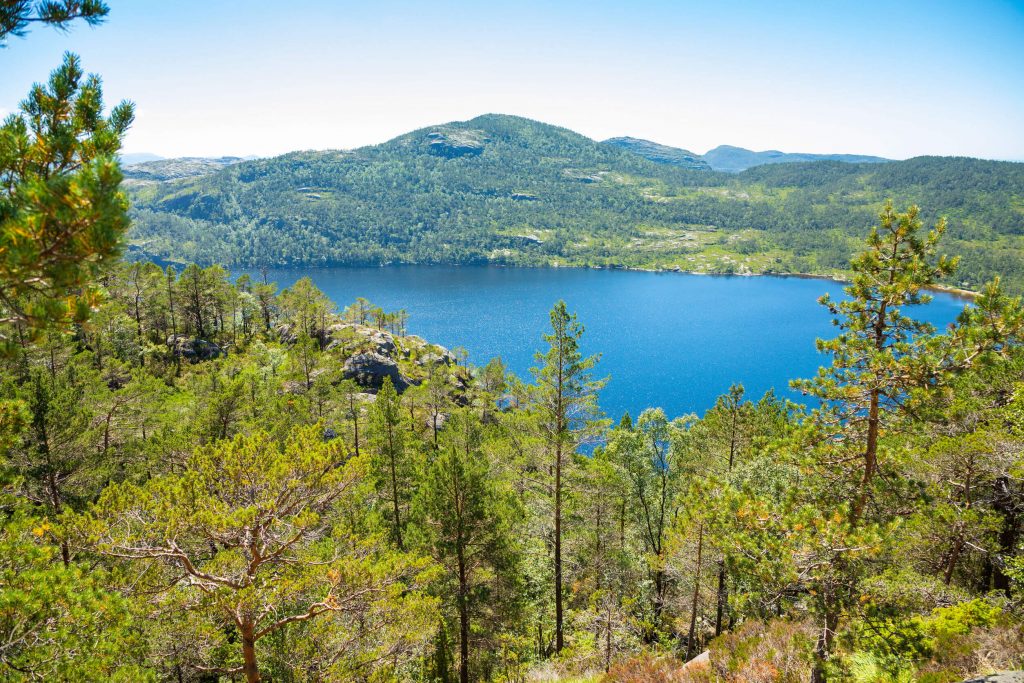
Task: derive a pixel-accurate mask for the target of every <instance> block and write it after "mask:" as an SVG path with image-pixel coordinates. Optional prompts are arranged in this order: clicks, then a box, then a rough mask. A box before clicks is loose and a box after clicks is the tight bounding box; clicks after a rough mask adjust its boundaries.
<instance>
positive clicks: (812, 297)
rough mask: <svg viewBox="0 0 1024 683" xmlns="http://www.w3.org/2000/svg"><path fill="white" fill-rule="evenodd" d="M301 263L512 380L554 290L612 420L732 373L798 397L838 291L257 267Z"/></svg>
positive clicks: (606, 276) (706, 389)
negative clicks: (596, 359) (794, 382)
mask: <svg viewBox="0 0 1024 683" xmlns="http://www.w3.org/2000/svg"><path fill="white" fill-rule="evenodd" d="M250 274H251V275H252V276H253V277H254V278H257V277H258V274H256V273H250ZM306 275H308V276H310V277H311V278H312V279H313V281H314V282H315V283H316V285H317V286H318V287H319V288H320V289H321V290H323V291H324V292H325V293H326V294H327V295H328V296H329V297H330V298H331V299H332V300H333V301H334V302H336V303H337V304H338V307H339V309H340V308H344V307H345V306H346V305H348V304H349V303H351V302H352V301H354V300H355V299H356V297H365V298H366V299H369V300H370V301H371V302H373V303H374V304H376V305H378V306H382V307H383V308H384V309H385V310H389V311H390V310H397V309H399V308H404V309H406V310H407V311H408V313H409V325H408V328H409V332H410V333H411V334H418V335H420V336H421V337H423V338H425V339H427V340H428V341H431V342H434V343H437V344H441V345H443V346H447V347H449V348H454V347H459V346H461V347H463V348H465V349H466V350H467V351H468V352H469V359H470V362H471V363H473V364H475V365H483V364H485V363H486V362H487V361H488V360H489V359H490V358H492V357H494V356H500V357H501V358H502V359H503V360H504V361H505V363H506V365H507V366H508V368H509V369H510V370H511V371H513V372H515V373H516V374H517V375H519V376H520V377H522V378H529V368H530V367H531V366H532V365H533V364H534V359H533V354H534V352H536V351H538V350H541V349H542V348H543V347H544V344H543V340H542V339H541V335H542V334H543V333H545V332H546V331H547V330H548V328H549V322H548V313H549V311H550V310H551V307H552V306H553V305H554V303H555V302H556V301H558V300H559V299H564V300H565V302H566V303H567V304H568V306H569V310H571V311H574V312H576V313H577V315H578V316H579V320H580V322H581V323H583V325H584V326H585V328H586V332H585V333H584V336H583V350H584V351H585V352H586V353H600V354H601V361H600V363H599V364H598V366H597V370H596V373H595V374H596V375H597V376H610V377H611V380H610V381H609V383H608V386H607V387H606V388H605V389H604V390H603V391H602V393H601V406H602V408H603V409H604V410H605V412H606V413H607V414H608V415H609V416H611V417H614V418H616V419H617V418H618V417H620V416H621V415H622V413H623V412H624V411H629V412H630V413H631V414H632V415H633V416H634V417H635V416H636V415H637V414H639V412H640V411H641V410H643V409H644V408H646V407H650V406H660V407H662V408H664V409H665V412H666V413H667V414H668V415H669V417H676V416H679V415H684V414H687V413H690V412H697V413H702V412H703V411H704V410H706V409H707V408H709V407H710V406H711V405H712V404H713V403H714V401H715V398H716V397H718V396H719V395H720V394H722V393H724V392H725V391H727V390H728V388H729V385H730V384H732V383H735V382H739V383H742V384H743V385H744V387H745V388H746V390H747V396H748V397H749V398H752V399H756V398H758V397H760V396H761V395H762V394H763V393H764V392H765V391H767V390H768V389H769V388H774V389H775V390H776V392H777V393H779V394H781V395H785V396H788V397H790V398H793V399H794V400H801V397H800V396H799V395H798V394H796V393H794V392H791V391H790V390H789V388H788V381H789V380H790V379H792V378H796V377H810V376H812V375H813V374H814V373H815V371H816V369H817V367H818V366H819V365H821V364H822V363H823V361H824V357H822V356H820V355H819V354H818V352H817V350H816V349H815V346H814V340H815V338H816V337H832V336H835V328H834V327H832V325H831V323H830V317H829V315H828V312H827V311H826V310H825V309H824V308H823V307H822V306H820V305H818V303H817V299H818V297H819V296H821V295H822V294H825V293H826V292H827V293H830V294H832V295H833V296H841V295H842V286H841V285H840V284H838V283H835V282H831V281H827V280H817V279H804V278H793V277H790V278H784V277H728V276H700V275H685V274H679V273H644V272H631V271H608V270H586V269H570V268H562V269H557V268H551V269H542V268H498V267H486V266H480V267H443V266H396V267H388V268H329V269H275V270H271V271H269V272H268V277H269V278H270V280H272V281H276V282H277V283H278V285H279V286H281V287H288V286H290V285H291V284H293V283H294V282H295V281H296V280H298V279H299V278H301V277H303V276H306ZM963 306H964V301H963V300H962V299H959V298H957V297H954V296H951V295H947V294H938V295H936V296H935V300H934V301H933V302H932V303H931V304H930V305H928V306H927V307H923V308H922V309H920V310H917V311H915V312H914V314H915V315H916V316H917V317H919V318H923V319H926V320H928V321H930V322H932V323H933V324H935V325H936V326H937V327H939V328H940V329H942V328H943V327H944V326H945V325H947V324H948V323H950V322H951V321H953V320H954V319H955V318H956V315H957V314H958V313H959V312H960V310H961V309H962V308H963Z"/></svg>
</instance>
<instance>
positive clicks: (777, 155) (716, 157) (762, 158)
mask: <svg viewBox="0 0 1024 683" xmlns="http://www.w3.org/2000/svg"><path fill="white" fill-rule="evenodd" d="M702 158H703V159H704V161H706V162H707V163H708V164H709V165H710V166H711V168H713V169H715V170H716V171H726V172H728V173H739V172H740V171H745V170H747V169H748V168H753V167H754V166H763V165H765V164H788V163H795V162H801V161H843V162H846V163H850V164H877V163H881V162H884V161H891V160H890V159H883V158H882V157H872V156H865V155H862V154H802V153H799V152H795V153H787V152H780V151H778V150H775V149H770V150H767V151H764V152H754V151H752V150H749V149H744V148H743V147H733V146H731V145H719V146H718V147H715V148H714V149H713V150H711V151H709V152H708V153H707V154H705V155H703V157H702Z"/></svg>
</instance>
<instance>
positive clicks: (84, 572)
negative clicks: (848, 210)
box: [0, 1, 1024, 683]
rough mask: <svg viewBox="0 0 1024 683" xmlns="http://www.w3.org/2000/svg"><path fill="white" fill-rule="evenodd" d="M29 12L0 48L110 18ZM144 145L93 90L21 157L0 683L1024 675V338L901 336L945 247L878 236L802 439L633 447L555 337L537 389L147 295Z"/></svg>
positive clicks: (921, 331)
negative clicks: (128, 190) (129, 184)
mask: <svg viewBox="0 0 1024 683" xmlns="http://www.w3.org/2000/svg"><path fill="white" fill-rule="evenodd" d="M11 7H12V10H11V11H10V12H9V13H8V14H0V40H2V39H3V38H5V37H7V36H11V35H14V36H17V35H20V34H22V33H24V32H25V31H26V30H27V27H28V26H29V25H30V23H31V22H40V23H44V24H56V25H57V26H65V25H66V24H68V23H69V22H72V21H75V20H85V21H89V22H92V23H95V22H98V21H100V20H102V18H103V17H104V16H105V15H106V13H107V8H106V6H105V5H104V4H103V3H101V2H92V1H91V2H82V3H67V4H61V3H44V4H43V5H40V6H39V10H40V13H39V14H35V13H34V12H35V11H36V9H37V8H36V6H35V5H32V4H30V3H20V4H16V5H14V6H11ZM133 114H134V110H133V106H132V105H131V104H130V103H121V104H119V105H117V106H115V107H113V108H111V109H109V110H108V109H107V108H106V107H105V106H104V103H103V99H102V92H101V87H100V81H99V79H98V78H97V77H93V76H88V75H86V73H85V72H84V70H83V69H82V65H81V64H80V61H79V59H78V58H77V57H76V56H74V55H71V54H69V55H66V56H65V58H64V61H63V64H62V65H61V66H59V67H58V68H57V69H56V70H55V71H54V72H53V74H52V75H51V77H50V79H49V81H48V82H47V83H44V84H40V85H38V86H36V87H34V88H33V90H32V91H31V92H30V94H29V96H28V97H27V98H26V100H25V102H24V104H23V105H22V111H20V112H19V113H16V114H14V115H11V116H9V117H8V118H7V119H6V120H5V122H4V123H3V125H2V127H0V180H2V183H0V678H2V679H3V680H10V681H98V680H112V681H125V682H127V681H132V682H134V681H176V682H179V683H180V682H185V681H191V682H196V683H209V682H212V681H246V682H247V683H256V682H259V681H366V682H370V681H374V682H380V681H420V682H430V683H449V682H452V681H456V680H458V681H460V683H467V682H468V681H495V682H498V681H501V682H505V683H514V682H523V683H525V682H526V681H557V680H561V681H580V682H582V681H607V682H609V683H610V682H615V681H622V682H626V681H634V682H645V681H646V682H650V681H686V682H687V683H691V682H692V683H711V682H712V681H727V682H729V683H741V682H749V681H762V682H765V683H768V682H774V681H778V682H786V683H789V682H794V683H795V682H796V681H806V680H810V681H812V682H813V683H822V682H823V681H850V682H851V683H876V682H887V683H888V682H893V683H896V682H908V681H921V682H922V683H952V682H954V681H959V680H963V679H965V678H967V677H970V676H974V675H976V674H986V673H989V672H992V671H997V670H1003V669H1013V668H1018V669H1019V668H1024V601H1022V594H1024V456H1022V453H1024V349H1022V346H1021V341H1022V339H1021V337H1022V334H1024V308H1022V303H1021V300H1020V299H1019V298H1013V297H1011V296H1009V295H1007V294H1006V293H1004V291H1003V289H1002V285H1001V283H1000V282H999V281H998V280H994V281H993V282H991V283H989V284H986V285H985V286H983V287H981V288H980V289H981V294H980V296H979V297H978V298H977V299H976V300H975V301H974V302H973V304H972V305H971V306H970V307H967V308H965V310H964V312H963V314H962V315H961V316H960V317H959V319H958V320H957V322H956V323H955V324H954V325H951V326H950V327H949V328H948V329H946V330H943V331H941V332H940V331H938V330H935V329H933V328H932V327H930V326H929V325H927V324H924V323H921V322H918V321H916V320H914V319H913V318H911V317H908V313H909V311H912V310H913V308H912V307H913V306H914V305H916V304H920V303H922V302H925V301H926V300H927V298H928V295H927V293H926V291H927V289H928V288H929V287H931V286H934V285H935V284H936V283H937V282H942V281H949V279H950V278H952V277H954V273H955V271H956V268H957V266H958V261H957V259H956V258H948V257H946V256H943V255H942V254H943V253H944V251H945V248H946V246H947V245H948V242H943V240H946V239H947V238H948V237H950V236H951V235H952V234H953V233H954V232H955V228H949V229H948V230H949V233H950V234H949V235H947V234H946V233H947V227H946V223H945V222H944V221H941V220H939V221H935V222H934V228H932V229H927V228H926V225H931V224H933V222H932V217H931V216H929V215H924V214H921V213H919V212H918V210H917V209H916V208H914V207H908V208H907V209H906V210H897V209H896V208H894V206H893V205H892V204H888V203H887V204H883V206H882V207H881V209H880V210H879V213H878V215H877V216H875V217H874V219H873V223H874V227H872V228H870V229H868V230H866V231H865V234H866V235H867V237H866V239H865V238H864V237H861V239H860V240H859V241H860V244H859V248H858V249H857V253H856V255H855V256H854V257H853V258H852V260H851V261H850V262H849V264H848V267H847V271H848V272H849V274H850V283H849V286H848V287H847V290H846V293H847V296H846V297H845V298H843V299H842V300H832V299H829V298H823V299H822V302H821V303H822V304H823V310H822V315H827V316H831V317H832V318H833V320H834V321H835V323H836V329H837V336H836V337H835V338H833V339H829V340H821V341H819V342H818V344H819V348H820V350H821V351H822V353H823V360H825V361H826V365H825V367H823V368H822V369H821V370H820V372H819V373H818V375H816V376H815V377H812V378H807V379H796V380H795V381H794V384H793V386H794V387H796V388H798V389H800V390H801V391H802V392H803V394H804V395H805V397H806V399H807V401H806V403H807V405H796V404H793V403H790V402H786V401H783V400H781V399H779V398H778V397H777V396H775V395H773V394H771V393H769V394H767V395H765V396H761V397H751V396H747V395H746V393H745V392H744V389H743V387H742V386H738V385H737V386H733V387H732V388H731V389H730V390H729V392H728V393H727V394H725V395H723V396H722V397H721V398H720V399H719V400H718V401H717V402H716V404H715V405H714V407H713V408H711V409H710V410H708V411H707V412H706V413H705V414H704V415H700V416H698V415H681V416H670V415H666V414H665V413H664V412H663V411H662V410H659V409H657V408H651V409H648V410H645V411H643V412H642V413H641V414H639V415H636V416H630V415H621V416H619V415H614V416H608V415H605V414H603V413H602V411H601V408H600V403H599V397H600V390H601V388H602V387H603V386H604V384H605V382H606V381H612V382H614V381H615V379H614V378H611V379H610V380H608V379H602V377H603V375H602V373H601V368H600V362H599V358H598V357H596V356H593V357H587V356H584V355H583V354H582V353H581V351H580V341H581V339H583V338H584V336H585V334H586V332H585V328H584V325H583V324H582V322H581V321H579V320H577V319H576V316H575V315H574V314H573V313H572V312H571V311H569V310H568V309H567V307H566V305H565V304H564V303H562V302H554V305H553V308H552V310H551V314H550V326H549V328H548V329H546V330H538V331H537V333H538V337H537V354H536V358H535V367H534V368H533V369H532V370H531V372H530V375H529V376H528V377H515V376H513V375H511V374H509V373H507V372H506V370H505V368H504V367H503V366H502V364H501V361H500V359H494V360H492V361H490V362H489V363H487V364H486V365H484V366H483V367H472V366H470V365H469V364H468V363H467V361H466V359H465V358H464V357H461V356H460V354H458V353H453V352H451V351H449V350H447V349H444V348H441V347H439V346H436V345H433V344H431V343H430V342H429V340H424V339H420V338H418V337H416V336H413V335H410V334H408V330H407V329H406V328H407V323H408V320H407V316H406V315H405V314H404V312H402V311H385V310H382V309H381V308H379V307H377V306H374V305H373V304H372V303H370V302H368V301H365V300H357V301H355V302H351V304H349V305H348V306H346V307H345V308H344V309H341V310H339V309H338V307H337V306H336V305H335V303H334V302H332V301H330V300H329V299H328V298H327V297H326V296H325V295H324V294H323V293H322V292H320V291H318V290H317V289H316V287H315V286H314V285H313V284H312V282H311V281H310V280H309V279H303V280H300V281H298V282H297V283H296V284H294V285H293V286H291V287H289V288H287V289H283V290H279V289H278V288H277V287H276V286H275V285H274V283H271V282H265V281H260V280H254V279H252V278H250V277H240V278H237V279H233V278H231V277H229V274H228V272H227V271H226V270H225V269H224V268H223V267H222V266H220V265H210V266H207V267H202V266H200V265H195V264H189V265H187V266H184V267H177V266H174V265H170V266H166V267H165V266H161V265H157V264H154V263H151V262H143V261H138V260H136V261H126V260H124V259H123V258H122V252H123V251H124V246H125V241H126V236H127V234H128V231H129V211H130V209H129V201H128V198H127V196H126V195H125V193H124V191H123V190H122V189H121V181H122V172H121V170H120V168H119V165H118V163H117V153H118V150H119V148H120V143H121V140H122V138H123V136H124V134H125V132H126V130H127V129H128V127H129V126H130V125H131V123H132V120H133ZM517 125H518V124H517ZM562 135H563V136H564V138H565V139H567V140H573V139H575V138H574V137H573V136H572V134H570V133H563V134H562ZM428 140H430V142H423V141H421V140H420V139H419V138H418V137H415V136H414V137H412V138H408V139H407V140H406V142H404V143H402V144H409V145H416V144H421V143H422V144H433V142H437V141H439V140H440V141H441V146H442V148H443V149H442V150H441V151H440V152H439V154H463V153H465V154H470V155H472V154H475V152H472V151H468V152H467V151H466V150H474V149H478V148H479V146H480V145H486V144H491V143H490V142H488V141H486V140H482V139H480V138H478V137H476V136H475V134H473V135H466V136H462V137H458V138H457V139H455V138H452V137H442V138H437V137H435V138H428ZM396 144H397V143H396ZM552 151H553V150H552ZM597 153H598V152H595V154H597ZM600 154H618V152H605V151H601V152H600ZM583 160H584V161H586V159H583ZM591 160H592V161H596V160H597V158H596V157H594V158H592V159H591ZM273 163H276V162H256V165H248V164H240V165H237V166H232V167H230V168H228V169H227V170H225V171H223V172H222V174H226V175H215V176H210V178H212V179H213V180H209V181H207V180H204V181H203V182H212V183H216V182H220V181H224V180H225V179H230V178H232V177H234V176H232V175H231V174H234V173H247V172H253V170H254V169H260V168H272V167H273ZM628 163H630V164H635V165H636V167H637V168H641V167H643V166H644V163H642V162H641V161H635V160H630V161H629V162H628ZM972 163H973V162H972ZM260 164H263V165H262V166H261V165H260ZM968 165H970V164H968ZM882 167H893V168H899V167H898V166H897V165H893V164H887V165H883V166H880V167H879V168H882ZM807 168H809V167H799V166H793V167H791V168H787V169H785V171H786V173H787V174H788V175H787V180H786V182H787V183H792V184H796V183H798V182H799V179H800V178H801V177H802V176H801V174H802V173H805V172H807ZM850 168H851V169H853V170H852V171H849V170H848V169H846V168H838V167H837V168H836V170H835V176H836V178H837V182H838V178H840V177H842V176H843V175H844V174H846V173H848V172H852V173H863V172H864V171H863V169H859V170H858V167H856V166H851V167H850ZM246 169H249V170H248V171H247V170H246ZM760 172H761V173H765V171H760ZM964 177H965V178H970V174H969V172H967V171H965V176H964ZM218 178H219V179H220V180H217V179H218ZM528 179H529V178H528V176H527V175H524V176H523V182H527V181H528ZM789 186H790V185H788V184H787V187H789ZM525 189H527V190H528V189H529V188H525ZM253 192H254V194H253V196H256V193H255V191H253ZM893 194H894V195H896V196H897V197H899V193H897V192H893ZM184 196H185V195H182V197H184ZM388 196H389V195H387V193H382V194H381V196H380V197H378V199H379V201H380V202H381V203H382V205H386V203H387V202H388V201H389V200H388ZM222 200H223V196H218V195H216V194H212V195H211V200H210V201H211V204H210V206H211V207H216V206H220V204H219V202H221V201H222ZM188 201H189V202H191V203H192V204H195V203H196V202H198V201H201V197H200V196H198V195H197V196H194V197H191V198H189V199H188ZM513 201H530V200H513ZM396 206H397V205H396ZM588 206H590V205H588ZM211 210H213V209H211ZM217 210H220V209H217ZM403 210H411V209H410V208H409V207H404V209H403ZM926 221H927V222H926ZM695 662H696V663H695Z"/></svg>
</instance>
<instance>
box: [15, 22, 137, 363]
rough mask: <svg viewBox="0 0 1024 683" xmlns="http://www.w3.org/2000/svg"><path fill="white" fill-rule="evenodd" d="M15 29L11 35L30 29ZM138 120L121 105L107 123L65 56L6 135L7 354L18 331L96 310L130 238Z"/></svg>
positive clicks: (71, 58)
mask: <svg viewBox="0 0 1024 683" xmlns="http://www.w3.org/2000/svg"><path fill="white" fill-rule="evenodd" d="M46 4H54V5H57V4H58V3H46ZM76 4H79V3H76ZM88 4H89V5H95V4H97V3H88ZM19 5H21V3H15V8H14V9H15V13H17V12H18V6H19ZM9 6H10V3H7V4H5V5H4V7H5V8H9ZM69 7H70V4H69ZM41 14H44V15H45V14H47V12H46V11H45V9H44V10H43V11H42V12H41ZM2 17H3V15H2V14H0V21H3V18H2ZM11 21H13V29H12V28H10V26H11V24H8V25H7V29H8V30H13V31H14V32H17V31H19V30H20V28H19V26H20V27H22V28H23V27H24V24H23V23H21V21H20V20H19V19H17V18H15V19H13V20H11ZM3 28H4V26H0V31H2V30H3ZM2 35H3V34H2V33H0V37H2ZM133 116H134V114H133V107H132V105H131V104H130V103H127V102H122V103H121V104H119V105H117V106H116V107H114V108H113V109H112V110H111V112H110V115H109V116H106V117H105V116H104V115H103V96H102V89H101V87H100V79H99V77H98V76H95V75H90V76H85V74H84V73H83V72H82V68H81V64H80V62H79V59H78V57H76V56H75V55H72V54H67V55H65V57H64V63H63V64H62V65H61V66H60V67H59V68H57V69H56V70H55V71H54V72H53V73H52V74H51V75H50V80H49V83H48V84H47V85H40V84H37V85H35V86H33V87H32V90H31V92H30V93H29V96H28V98H26V99H25V101H24V102H22V103H21V111H20V112H18V113H15V114H12V115H10V116H8V117H7V119H6V120H5V121H4V122H3V125H2V126H0V345H3V347H4V348H6V349H7V350H8V351H10V350H11V347H12V346H13V345H14V344H15V337H14V336H13V335H12V332H11V327H12V326H16V327H17V328H19V329H21V330H22V331H23V332H25V333H27V334H29V335H30V336H38V331H39V330H41V329H43V328H45V327H47V326H50V325H67V324H68V323H70V322H73V321H76V322H81V321H84V320H85V319H86V318H87V317H88V314H89V311H90V309H91V308H92V307H93V306H95V304H96V302H97V300H98V291H97V289H96V288H95V286H94V284H93V283H94V282H95V280H96V278H97V276H98V274H99V273H100V271H101V269H102V268H104V267H105V266H107V265H109V264H110V263H111V262H112V261H113V259H115V258H116V257H117V255H118V254H119V252H120V248H121V243H122V237H123V235H124V233H125V231H126V230H127V228H128V216H127V208H128V202H127V199H126V198H125V196H124V194H122V193H121V191H120V189H119V188H120V183H121V171H120V169H119V167H118V163H117V159H116V154H117V152H118V150H119V149H120V146H121V139H122V137H123V136H124V134H125V132H126V131H127V130H128V126H129V125H130V124H131V122H132V118H133Z"/></svg>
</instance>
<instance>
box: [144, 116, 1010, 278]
mask: <svg viewBox="0 0 1024 683" xmlns="http://www.w3.org/2000/svg"><path fill="white" fill-rule="evenodd" d="M160 163H162V162H160ZM1022 196H1024V164H1017V163H1009V162H996V161H983V160H978V159H966V158H945V157H919V158H915V159H909V160H907V161H898V162H890V163H885V164H880V163H859V164H857V163H845V162H838V161H817V162H811V163H787V164H772V165H765V166H759V167H756V168H752V169H749V170H747V171H744V172H742V173H738V174H727V173H717V172H711V171H706V170H705V171H699V170H690V169H686V168H681V167H678V166H673V165H668V164H660V163H655V162H652V161H650V160H648V159H645V158H642V157H640V156H638V155H637V154H634V153H632V152H629V151H626V150H625V149H621V148H617V147H614V146H612V145H608V144H602V143H598V142H595V141H593V140H590V139H589V138H586V137H584V136H582V135H578V134H576V133H573V132H571V131H569V130H566V129H563V128H556V127H554V126H549V125H546V124H543V123H538V122H536V121H530V120H527V119H522V118H518V117H513V116H501V115H487V116H482V117H479V118H476V119H472V120H470V121H465V122H459V123H449V124H444V125H440V126H433V127H429V128H424V129H422V130H418V131H415V132H412V133H409V134H407V135H403V136H401V137H398V138H395V139H394V140H391V141H389V142H386V143H384V144H381V145H376V146H371V147H364V148H361V149H357V150H353V151H328V152H296V153H292V154H286V155H284V156H280V157H276V158H273V159H260V160H255V161H249V162H245V163H239V164H234V165H231V166H229V167H227V168H224V169H222V170H220V171H218V172H215V173H212V174H209V175H205V176H202V177H196V178H185V179H182V180H177V181H170V182H143V183H136V184H135V185H134V186H133V187H132V191H131V200H132V205H133V211H132V217H133V220H134V227H133V231H132V234H131V240H132V244H133V249H135V250H136V251H138V252H139V253H142V254H144V255H150V256H157V257H160V258H163V259H170V260H180V261H182V262H191V261H198V262H202V263H212V262H221V263H225V264H228V265H247V266H252V265H259V264H266V265H280V264H307V265H326V264H379V263H395V262H407V263H481V262H491V263H503V264H519V265H551V264H559V265H590V266H602V267H646V268H664V269H678V270H686V271H695V272H714V273H736V272H739V273H744V272H752V273H771V272H801V273H821V274H832V273H836V272H841V271H843V270H844V269H845V268H846V264H847V263H848V260H849V258H850V256H851V255H852V253H853V251H854V249H855V244H856V236H858V235H860V234H862V233H863V231H864V230H865V229H866V228H867V227H868V226H870V225H871V224H872V223H873V222H874V220H875V218H876V217H877V214H878V212H879V210H880V209H881V207H882V202H883V200H885V199H887V198H892V199H894V200H895V201H896V202H897V203H898V204H899V205H903V206H906V205H909V204H913V203H916V204H919V205H921V206H922V207H925V214H924V216H923V217H924V219H925V220H926V221H928V222H934V221H935V220H937V219H938V218H939V217H940V216H946V217H948V219H949V222H950V231H949V238H948V240H947V244H948V245H949V248H950V249H952V250H954V251H956V252H958V253H961V254H963V258H964V263H963V265H962V268H961V270H960V275H959V276H958V278H957V279H956V280H955V281H950V284H962V285H965V286H968V287H976V286H977V285H978V284H979V283H980V282H982V281H984V280H986V279H989V278H991V277H992V276H994V275H1002V276H1003V277H1004V278H1005V279H1006V281H1007V283H1008V284H1009V285H1010V287H1011V288H1012V289H1013V290H1014V291H1021V290H1022V289H1024V266H1022V264H1024V203H1022V200H1021V197H1022Z"/></svg>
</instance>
